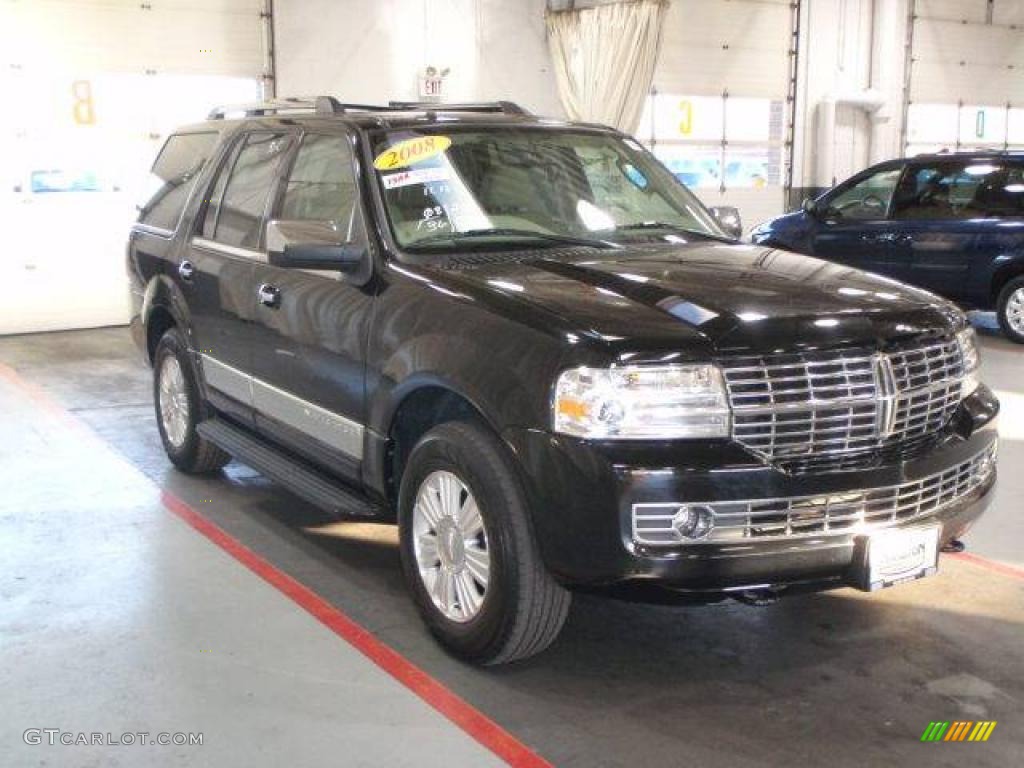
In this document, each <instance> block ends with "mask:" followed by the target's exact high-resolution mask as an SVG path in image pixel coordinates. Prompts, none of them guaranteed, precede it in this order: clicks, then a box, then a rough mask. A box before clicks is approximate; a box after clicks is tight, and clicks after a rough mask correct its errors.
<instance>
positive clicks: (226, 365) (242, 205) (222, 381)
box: [178, 131, 290, 426]
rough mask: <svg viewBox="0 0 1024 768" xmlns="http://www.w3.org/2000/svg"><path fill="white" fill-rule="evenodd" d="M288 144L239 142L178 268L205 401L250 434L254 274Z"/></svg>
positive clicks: (280, 136)
mask: <svg viewBox="0 0 1024 768" xmlns="http://www.w3.org/2000/svg"><path fill="white" fill-rule="evenodd" d="M289 141H290V137H289V135H288V134H287V133H283V132H273V131H254V132H252V133H247V134H242V135H240V136H239V137H237V138H236V140H235V144H234V146H233V148H232V149H231V151H230V152H229V153H228V154H227V155H226V157H225V158H224V161H223V163H222V164H221V167H220V168H219V169H218V172H217V177H216V180H215V181H214V182H213V185H212V188H211V189H209V191H208V197H207V200H208V202H206V203H205V204H204V207H203V209H202V210H201V211H200V214H199V216H198V217H197V222H196V229H195V230H194V232H193V234H192V236H191V237H190V239H189V241H188V242H187V244H186V246H185V249H184V254H183V258H182V261H181V263H180V264H179V267H178V272H179V279H180V280H181V283H182V288H183V290H184V291H185V293H186V295H187V296H188V303H189V307H190V310H191V312H192V318H191V325H192V331H193V338H192V339H191V344H192V348H193V350H194V351H195V352H196V353H197V354H198V356H199V360H200V364H201V365H202V369H203V377H204V379H205V381H206V384H207V390H208V391H207V395H208V397H209V398H210V401H211V403H212V404H213V405H214V406H215V407H216V408H217V409H218V410H220V411H222V412H224V413H228V414H230V415H232V416H234V417H235V418H236V419H237V420H238V421H240V422H242V423H243V424H246V425H247V426H253V421H252V398H251V389H250V383H249V378H250V375H251V372H252V335H253V333H252V329H253V320H254V318H255V317H256V307H257V298H256V293H255V291H254V289H253V280H254V279H255V278H254V274H253V266H254V264H255V263H256V262H258V261H259V260H261V259H265V256H264V254H263V252H262V251H261V242H260V237H261V229H262V225H263V220H264V217H265V214H266V209H267V206H268V204H269V201H270V193H271V189H272V187H273V184H274V180H275V178H276V176H277V173H278V169H279V167H280V165H281V162H282V160H283V159H284V157H285V156H286V154H287V149H288V145H289Z"/></svg>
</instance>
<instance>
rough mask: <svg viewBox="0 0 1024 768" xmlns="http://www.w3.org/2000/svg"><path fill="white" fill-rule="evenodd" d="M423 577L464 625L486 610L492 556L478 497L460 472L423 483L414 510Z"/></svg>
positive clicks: (437, 601)
mask: <svg viewBox="0 0 1024 768" xmlns="http://www.w3.org/2000/svg"><path fill="white" fill-rule="evenodd" d="M412 525H413V531H412V534H413V536H412V538H413V549H414V552H415V555H416V564H417V567H418V570H419V575H420V580H421V581H422V582H423V586H424V587H425V588H426V590H427V593H428V594H429V595H430V598H431V600H432V601H433V603H434V606H435V607H436V608H437V609H438V610H439V611H441V613H443V614H444V615H445V617H446V618H448V619H451V620H452V621H456V622H459V623H464V622H467V621H470V620H472V619H473V618H474V617H475V616H477V614H479V613H480V610H481V608H482V607H483V604H484V598H485V597H486V596H487V584H488V582H489V580H490V575H491V556H490V551H489V549H488V544H487V530H486V528H485V526H484V520H483V517H482V516H481V514H480V507H479V506H478V505H477V502H476V499H475V498H474V497H473V494H472V493H471V492H470V490H469V488H468V487H467V486H466V484H465V483H464V482H462V480H460V479H459V477H458V475H456V474H455V473H453V472H448V471H445V470H439V471H436V472H432V473H430V474H429V475H428V476H427V477H426V478H425V479H424V480H423V482H422V483H421V484H420V487H419V490H418V491H417V493H416V502H415V505H414V507H413V514H412Z"/></svg>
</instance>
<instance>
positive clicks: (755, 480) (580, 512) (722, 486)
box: [505, 387, 998, 592]
mask: <svg viewBox="0 0 1024 768" xmlns="http://www.w3.org/2000/svg"><path fill="white" fill-rule="evenodd" d="M997 413H998V402H997V401H996V400H995V398H994V397H993V395H992V393H991V392H990V391H989V390H988V389H986V388H984V387H982V388H980V389H979V390H978V391H977V392H976V393H975V394H974V395H972V396H971V397H969V398H968V399H967V400H966V401H965V402H964V403H963V405H962V406H961V408H960V410H959V411H958V413H957V415H956V417H955V418H954V420H953V423H952V424H951V426H950V428H949V429H948V430H947V432H946V433H945V434H944V436H943V437H942V439H941V440H940V441H939V442H938V443H937V444H935V445H934V446H932V447H931V448H930V449H929V450H927V451H926V452H924V453H919V454H917V455H915V456H914V457H913V458H909V459H905V460H893V461H890V462H888V463H884V464H881V465H880V466H876V467H872V468H871V469H863V470H858V471H845V472H828V473H817V474H802V475H793V474H787V473H786V472H783V471H781V470H780V469H778V468H776V467H774V466H772V465H771V464H768V463H766V462H764V461H762V460H760V459H758V458H757V457H755V456H753V455H752V454H750V453H749V452H747V451H746V450H745V449H743V448H741V447H740V446H738V445H736V444H734V443H731V442H728V441H717V442H700V443H693V442H691V443H681V442H676V443H645V444H642V445H641V444H630V445H623V444H621V443H620V444H615V443H610V442H606V443H601V442H592V441H589V442H588V441H582V440H577V439H573V438H568V437H564V436H561V435H553V434H550V433H547V432H543V431H538V430H525V429H521V430H519V429H513V430H508V431H507V432H506V433H505V439H506V442H507V443H508V444H509V445H510V447H511V448H512V450H513V451H514V453H515V455H516V456H517V457H518V458H519V460H520V462H521V463H522V466H523V476H524V482H525V484H526V486H527V490H528V493H529V495H530V497H531V507H532V509H533V511H534V515H533V522H534V529H535V532H536V534H537V538H538V543H539V545H540V548H541V553H542V556H543V557H544V560H545V563H546V565H547V567H548V568H549V570H550V571H551V572H552V573H553V574H555V576H556V578H558V579H560V580H561V581H562V582H563V583H566V584H572V585H616V584H617V585H622V584H639V583H651V584H656V585H658V586H664V587H669V588H672V589H677V590H692V591H697V592H723V591H731V590H745V589H759V588H777V587H785V586H790V585H800V584H809V583H813V584H818V585H821V586H829V585H832V586H837V585H841V584H845V583H852V581H853V578H854V575H853V570H854V568H855V566H856V563H855V559H856V551H857V543H858V540H859V537H861V536H862V535H863V533H864V531H865V525H864V524H859V523H855V522H854V523H850V524H848V525H846V524H844V525H824V526H822V525H818V526H816V527H814V526H812V527H807V526H803V527H801V525H800V524H796V525H794V524H793V523H794V521H797V522H799V521H801V520H804V519H806V518H805V517H800V516H799V515H798V516H797V517H795V518H794V517H790V516H782V517H779V516H778V515H776V516H774V517H771V518H764V519H762V520H761V522H762V523H764V522H765V521H768V524H766V525H760V526H757V525H753V526H752V525H751V524H750V522H749V518H746V517H743V519H744V520H745V521H746V523H747V524H746V525H741V526H737V527H735V528H734V529H733V530H732V531H731V532H730V535H729V537H728V538H727V539H718V540H716V539H714V538H711V539H708V540H703V541H698V542H694V543H682V542H675V543H674V542H672V541H670V540H667V539H665V538H664V537H663V539H662V540H661V541H658V542H655V543H652V540H651V537H649V536H646V535H638V533H637V528H636V516H635V509H636V508H637V507H638V505H666V504H685V503H689V504H705V505H708V504H712V505H718V506H717V508H719V509H723V510H725V511H730V510H732V511H735V510H736V509H740V508H747V509H749V507H743V504H747V503H749V502H755V503H756V502H758V501H759V500H775V501H778V500H793V499H795V500H800V504H802V505H804V506H803V507H801V508H800V514H804V515H805V514H806V509H807V506H806V505H807V504H808V503H809V502H810V501H811V500H817V501H818V502H821V501H823V500H825V499H830V500H832V502H830V503H834V502H835V500H841V501H844V502H845V504H846V506H845V507H842V508H841V509H840V510H839V511H841V512H842V513H843V515H838V514H837V515H836V516H835V517H836V520H837V522H838V521H850V520H851V519H852V518H853V517H854V516H855V514H856V512H857V499H858V498H860V499H864V500H865V501H864V509H865V510H866V511H871V510H872V509H874V507H872V506H871V504H872V503H874V502H873V501H871V500H873V499H876V498H880V497H878V496H877V495H872V493H866V492H868V491H871V492H873V491H876V490H879V489H883V490H885V489H889V490H891V489H894V488H895V489H904V491H906V490H907V489H910V491H913V490H914V489H915V488H919V487H925V484H927V487H928V488H935V487H936V482H937V481H936V478H938V483H939V486H938V487H939V488H942V487H945V488H949V487H950V482H951V479H952V478H954V477H960V478H963V474H962V473H959V474H958V473H957V471H956V470H957V468H958V467H977V462H978V461H979V460H981V459H980V458H979V457H985V456H986V455H987V454H991V453H992V452H993V451H994V449H995V446H996V441H997V435H996V423H997ZM973 477H974V479H973V481H972V482H970V483H966V482H964V483H962V484H961V485H960V487H959V488H958V489H954V490H955V491H956V492H955V493H953V494H952V495H950V494H948V493H947V496H944V497H943V498H942V500H941V503H936V504H933V505H927V504H926V505H923V506H920V505H919V506H916V507H913V509H912V510H911V511H912V514H908V513H905V512H900V513H899V514H898V515H897V514H894V515H893V516H892V518H891V519H889V520H885V521H882V520H881V518H880V517H878V516H876V517H874V518H872V521H873V522H872V523H871V526H875V527H878V526H885V527H899V526H908V525H921V524H927V523H934V522H938V523H940V524H941V525H942V535H941V542H942V543H945V542H947V541H949V540H950V539H953V538H957V537H959V536H961V535H963V533H964V532H965V531H966V530H967V529H968V528H969V527H970V525H971V524H972V523H973V521H974V520H975V519H977V518H978V517H979V516H980V515H981V514H982V513H983V512H984V510H985V509H986V508H987V507H988V505H989V503H990V502H991V499H992V489H993V488H994V486H995V470H994V468H991V470H989V469H988V468H986V469H985V471H984V472H983V473H981V474H978V475H976V476H973ZM918 483H920V484H921V485H915V484H918ZM890 495H891V494H890ZM926 498H931V495H930V494H929V495H928V496H926ZM903 499H904V497H899V496H898V497H897V501H898V503H897V504H895V505H894V507H893V508H894V509H896V508H897V507H898V508H899V509H900V510H905V509H907V508H908V507H907V505H906V504H904V503H903ZM741 502H742V503H743V504H740V503H741ZM730 505H732V506H730ZM788 509H789V507H787V510H788ZM736 519H738V518H736V517H734V518H733V521H735V520H736ZM871 526H867V527H869V528H870V527H871Z"/></svg>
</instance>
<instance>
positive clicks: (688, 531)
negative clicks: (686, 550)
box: [672, 504, 713, 539]
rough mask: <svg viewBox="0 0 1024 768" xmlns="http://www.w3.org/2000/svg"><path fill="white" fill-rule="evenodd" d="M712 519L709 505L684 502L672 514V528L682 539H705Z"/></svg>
mask: <svg viewBox="0 0 1024 768" xmlns="http://www.w3.org/2000/svg"><path fill="white" fill-rule="evenodd" d="M712 520H713V515H712V512H711V509H710V508H709V507H705V506H701V505H696V504H682V505H681V506H680V507H679V509H677V510H676V513H675V514H674V515H673V516H672V528H673V529H674V530H675V532H676V534H677V535H678V536H679V538H681V539H703V538H704V537H705V536H707V535H708V532H709V531H710V530H711V523H712Z"/></svg>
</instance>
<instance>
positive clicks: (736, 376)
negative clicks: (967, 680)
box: [129, 97, 998, 663]
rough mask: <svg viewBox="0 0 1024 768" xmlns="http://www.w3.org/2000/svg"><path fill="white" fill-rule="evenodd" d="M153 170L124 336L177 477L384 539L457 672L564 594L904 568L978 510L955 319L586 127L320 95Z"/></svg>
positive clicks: (135, 239) (982, 497) (515, 653)
mask: <svg viewBox="0 0 1024 768" xmlns="http://www.w3.org/2000/svg"><path fill="white" fill-rule="evenodd" d="M235 113H237V117H236V116H235ZM153 173H154V177H155V178H154V189H155V191H154V194H153V196H152V198H151V199H150V200H149V202H148V203H147V204H146V205H144V206H143V208H142V210H141V214H140V216H139V220H138V223H137V224H135V226H134V227H133V228H132V232H131V240H130V246H129V269H130V272H131V274H132V276H133V282H134V293H135V316H134V319H133V321H132V328H133V333H134V335H135V337H136V339H137V341H138V344H139V345H140V346H141V348H142V349H143V350H145V352H146V354H147V355H148V358H149V360H150V361H151V362H152V364H153V367H154V370H155V376H154V394H155V400H156V413H157V422H158V424H159V429H160V434H161V437H162V439H163V442H164V446H165V448H166V450H167V454H168V456H169V457H170V459H171V461H172V462H174V464H175V465H176V466H177V467H179V468H180V469H182V470H184V471H185V472H209V471H214V470H217V469H218V468H219V467H221V466H222V465H223V464H224V463H225V462H226V461H228V457H229V456H235V457H237V458H239V459H240V460H241V461H243V462H245V463H246V464H249V465H251V466H253V467H255V468H256V469H258V470H260V471H261V472H262V473H264V474H266V475H267V476H268V477H270V478H272V479H274V480H276V481H278V482H279V483H281V484H282V485H285V486H287V487H288V488H290V489H291V490H292V491H294V492H295V493H296V494H297V495H299V496H301V497H302V498H304V499H306V500H308V501H310V502H312V503H314V504H316V505H318V506H320V507H322V508H324V509H325V510H330V511H332V512H336V513H339V514H343V515H348V516H365V517H366V518H377V519H383V520H393V521H396V522H397V523H398V526H399V531H400V540H401V555H402V562H403V565H404V569H405V573H406V576H407V578H408V582H409V587H410V590H411V591H412V594H413V595H414V597H415V600H416V603H417V605H418V607H419V609H420V611H421V612H422V614H423V616H424V618H425V620H426V622H427V624H428V625H429V626H430V628H431V630H432V631H433V632H434V633H435V634H436V635H437V636H438V637H439V638H440V640H441V641H442V642H443V643H444V644H445V645H446V646H447V647H448V648H449V649H451V650H452V651H453V652H455V653H457V654H458V655H460V656H462V657H463V658H468V659H472V660H476V661H480V662H489V663H496V662H502V661H509V660H512V659H516V658H521V657H524V656H528V655H530V654H532V653H536V652H537V651H540V650H541V649H543V648H544V647H545V646H547V645H548V644H549V643H550V642H551V641H552V640H553V639H554V638H555V636H556V635H557V634H558V631H559V629H560V628H561V626H562V623H563V621H564V620H565V617H566V613H567V611H568V608H569V600H570V588H581V587H586V588H601V589H603V590H607V591H611V592H615V591H623V592H627V593H630V594H632V595H636V594H639V595H642V596H643V597H645V598H647V597H651V598H654V597H657V598H663V597H669V598H671V599H677V598H678V599H699V600H704V601H708V600H716V599H722V598H723V597H726V596H729V595H732V596H735V597H738V598H740V599H748V600H750V599H758V600H759V599H761V598H769V597H773V596H774V595H776V594H779V593H781V592H784V591H795V590H798V589H801V588H811V589H825V588H830V587H835V586H842V585H854V586H858V587H860V588H863V589H876V588H879V587H883V586H888V585H890V584H894V583H898V582H901V581H906V580H909V579H914V578H918V577H920V576H924V575H928V574H930V573H932V572H934V571H935V569H936V567H937V561H938V551H939V550H940V549H941V548H942V547H943V546H944V545H946V544H947V543H949V542H950V540H952V539H955V538H956V537H959V536H960V535H961V534H962V533H963V532H964V531H965V530H966V529H967V528H968V526H969V525H970V524H971V523H972V522H973V521H974V520H975V519H976V518H977V517H978V516H979V515H980V514H981V513H982V511H983V509H984V508H985V506H986V505H987V504H988V502H989V500H990V499H991V496H992V493H991V491H992V488H993V484H994V482H995V468H994V467H995V452H996V442H997V441H996V429H995V425H996V413H997V411H998V404H997V402H996V400H995V399H994V397H993V395H992V393H991V392H990V391H989V390H988V389H987V388H986V387H985V386H984V385H982V384H980V383H979V381H978V378H977V369H978V354H977V350H976V348H975V340H974V335H973V332H972V331H971V330H970V329H969V328H968V326H967V325H966V324H965V321H964V317H963V315H962V314H961V312H960V311H959V310H958V309H956V308H955V307H953V306H952V305H951V304H949V303H947V302H946V301H944V300H942V299H938V298H936V297H935V296H933V295H932V294H929V293H925V292H923V291H920V290H918V289H915V288H910V287H907V286H905V285H901V284H899V283H896V282H894V281H891V280H887V279H884V278H880V277H876V276H872V275H869V274H866V273H864V272H860V271H857V270H855V269H851V268H848V267H843V266H839V265H836V264H830V263H828V262H823V261H819V260H816V259H812V258H807V257H804V256H798V255H795V254H792V253H786V252H783V251H778V250H773V249H770V248H762V247H756V246H752V245H742V244H738V243H736V242H735V241H734V240H732V239H730V238H728V237H726V236H724V235H723V233H722V230H721V228H720V227H719V226H718V224H717V223H716V221H715V219H714V217H713V215H712V214H710V213H709V212H708V211H707V210H706V209H705V208H704V207H703V206H702V205H701V204H700V203H699V202H698V201H697V200H696V199H695V198H694V197H693V195H691V194H690V193H689V192H688V191H687V190H686V188H685V187H683V186H682V185H681V184H680V183H679V182H678V181H676V179H675V178H674V177H673V176H672V175H671V173H669V172H668V171H667V169H665V168H664V167H663V166H661V165H660V164H659V163H658V162H657V161H656V160H655V159H654V158H653V157H652V156H651V155H650V154H649V153H648V152H646V151H645V150H644V149H643V148H642V147H641V146H640V145H639V144H638V143H637V142H636V141H634V140H633V139H631V138H630V137H628V136H625V135H622V134H620V133H618V132H616V131H613V130H611V129H609V128H605V127H602V126H597V125H576V124H569V123H564V122H559V121H554V120H546V119H538V118H534V117H531V116H530V115H528V114H525V113H524V112H523V111H522V110H520V109H519V108H517V107H515V105H512V104H508V103H501V104H494V105H488V104H484V105H479V104H478V105H444V106H425V105H409V104H406V105H401V104H399V105H391V106H389V107H367V106H359V105H344V104H340V103H338V102H337V101H335V100H334V99H331V98H329V97H320V98H318V99H316V100H315V101H313V102H300V101H282V102H272V103H267V104H261V105H257V106H253V107H248V108H239V109H237V110H217V111H215V112H214V113H213V114H212V115H211V116H210V119H209V120H208V121H207V122H205V123H202V124H200V125H194V126H190V127H187V128H183V129H181V130H180V131H178V132H177V133H175V134H174V135H172V136H171V137H170V138H169V139H168V140H167V143H166V145H165V146H164V148H163V150H162V152H161V153H160V155H159V157H158V158H157V160H156V163H155V166H154V168H153Z"/></svg>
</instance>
